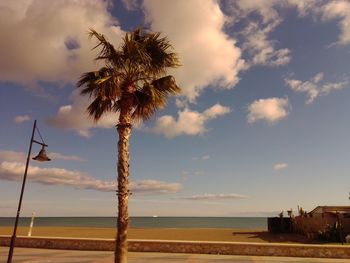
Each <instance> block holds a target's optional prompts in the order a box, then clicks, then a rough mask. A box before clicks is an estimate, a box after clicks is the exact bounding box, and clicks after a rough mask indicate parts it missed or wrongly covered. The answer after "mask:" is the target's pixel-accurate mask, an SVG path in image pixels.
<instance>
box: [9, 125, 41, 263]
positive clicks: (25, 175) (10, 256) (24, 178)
mask: <svg viewBox="0 0 350 263" xmlns="http://www.w3.org/2000/svg"><path fill="white" fill-rule="evenodd" d="M35 129H36V120H35V121H34V125H33V132H32V137H31V139H30V145H29V151H28V156H27V162H26V169H25V170H24V176H23V182H22V189H21V195H20V197H19V202H18V209H17V215H16V221H15V226H14V228H13V234H12V237H11V244H10V250H9V254H8V257H7V263H11V262H12V255H13V250H14V248H15V242H16V232H17V225H18V219H19V214H20V212H21V206H22V198H23V192H24V186H25V184H26V179H27V172H28V165H29V160H30V154H31V152H32V145H33V139H34V133H35Z"/></svg>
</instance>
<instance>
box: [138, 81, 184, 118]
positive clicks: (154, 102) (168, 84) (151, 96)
mask: <svg viewBox="0 0 350 263" xmlns="http://www.w3.org/2000/svg"><path fill="white" fill-rule="evenodd" d="M180 91H181V89H180V88H179V87H178V86H177V85H176V82H175V79H174V77H173V76H166V77H163V78H159V79H156V80H154V81H152V82H151V83H145V84H144V86H143V87H142V89H141V90H139V91H137V92H136V93H135V97H136V99H135V102H136V105H135V110H134V112H133V117H134V118H135V119H142V120H147V119H149V118H150V117H151V116H152V115H153V114H154V113H155V112H156V111H157V110H158V109H162V108H164V107H165V106H166V102H167V99H168V96H169V95H175V94H178V93H179V92H180Z"/></svg>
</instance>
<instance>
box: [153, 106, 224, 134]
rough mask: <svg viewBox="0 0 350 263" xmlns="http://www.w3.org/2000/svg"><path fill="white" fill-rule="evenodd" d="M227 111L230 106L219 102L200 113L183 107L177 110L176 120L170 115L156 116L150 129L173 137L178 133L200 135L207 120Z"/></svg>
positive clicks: (204, 129)
mask: <svg viewBox="0 0 350 263" xmlns="http://www.w3.org/2000/svg"><path fill="white" fill-rule="evenodd" d="M229 112H230V108H228V107H225V106H222V105H220V104H215V105H214V106H212V107H210V108H209V109H207V110H205V111H204V112H202V113H199V112H197V111H191V110H189V109H188V108H185V109H184V110H182V111H179V112H178V114H179V117H178V119H177V120H175V119H174V117H172V116H170V115H164V116H162V117H160V118H158V119H157V121H156V124H155V127H154V128H152V129H151V130H152V131H153V132H154V133H157V134H162V135H164V136H165V137H167V138H174V137H176V136H180V135H192V136H194V135H201V134H204V133H205V132H206V131H207V128H206V127H205V125H206V124H207V122H208V121H210V120H212V119H215V118H217V117H219V116H223V115H225V114H227V113H229Z"/></svg>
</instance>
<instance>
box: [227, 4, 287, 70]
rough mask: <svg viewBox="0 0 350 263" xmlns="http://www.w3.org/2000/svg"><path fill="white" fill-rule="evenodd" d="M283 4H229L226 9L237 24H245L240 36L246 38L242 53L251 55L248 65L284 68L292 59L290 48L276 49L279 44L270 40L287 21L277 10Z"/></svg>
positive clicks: (243, 42)
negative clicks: (284, 20) (273, 33)
mask: <svg viewBox="0 0 350 263" xmlns="http://www.w3.org/2000/svg"><path fill="white" fill-rule="evenodd" d="M280 2H281V1H276V0H267V1H266V0H238V1H226V2H225V5H224V6H225V9H226V10H227V12H228V13H230V15H231V20H232V21H233V24H234V23H237V22H240V23H241V24H242V25H244V28H243V30H242V31H241V32H240V34H239V35H241V38H242V39H241V41H242V50H243V51H244V52H245V54H246V55H248V57H249V60H248V62H249V64H251V65H268V66H281V65H285V64H288V63H289V62H290V60H291V52H290V50H289V49H288V48H281V49H276V47H275V46H276V44H277V41H275V40H271V39H269V34H270V33H272V32H273V31H274V30H275V28H276V27H277V26H278V25H279V24H280V23H281V22H282V20H283V19H282V17H281V16H280V15H279V13H278V11H277V10H276V6H277V5H279V4H280ZM252 14H254V15H255V16H252Z"/></svg>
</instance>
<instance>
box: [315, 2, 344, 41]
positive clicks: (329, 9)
mask: <svg viewBox="0 0 350 263" xmlns="http://www.w3.org/2000/svg"><path fill="white" fill-rule="evenodd" d="M321 13H322V18H323V20H325V21H330V20H334V19H338V20H339V27H340V31H341V33H340V36H339V40H338V43H339V44H342V45H347V44H350V2H349V1H345V0H338V1H328V2H327V4H325V5H323V6H322V7H321Z"/></svg>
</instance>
